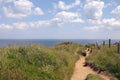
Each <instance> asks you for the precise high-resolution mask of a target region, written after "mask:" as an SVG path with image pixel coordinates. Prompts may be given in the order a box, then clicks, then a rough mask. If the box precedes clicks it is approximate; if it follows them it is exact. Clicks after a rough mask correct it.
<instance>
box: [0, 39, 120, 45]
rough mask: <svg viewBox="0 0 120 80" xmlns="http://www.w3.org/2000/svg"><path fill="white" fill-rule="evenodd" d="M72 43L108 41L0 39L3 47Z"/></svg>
mask: <svg viewBox="0 0 120 80" xmlns="http://www.w3.org/2000/svg"><path fill="white" fill-rule="evenodd" d="M66 41H69V42H73V43H78V44H95V43H96V42H97V43H98V44H102V43H103V41H105V42H106V44H108V39H0V46H1V47H5V46H9V45H14V44H15V45H19V44H25V45H29V44H40V45H44V46H54V45H56V44H59V43H62V42H66ZM118 41H120V39H113V40H112V43H115V42H118Z"/></svg>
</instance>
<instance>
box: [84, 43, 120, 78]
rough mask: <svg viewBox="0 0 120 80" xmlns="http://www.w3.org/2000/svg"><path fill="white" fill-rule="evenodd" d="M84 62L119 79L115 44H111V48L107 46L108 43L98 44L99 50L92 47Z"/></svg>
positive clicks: (119, 69) (118, 62)
mask: <svg viewBox="0 0 120 80" xmlns="http://www.w3.org/2000/svg"><path fill="white" fill-rule="evenodd" d="M86 62H87V63H89V64H92V65H94V66H95V67H97V68H98V69H100V70H101V71H108V72H110V73H111V74H112V75H113V76H115V77H117V78H118V79H120V54H118V53H117V47H116V45H112V46H111V48H108V45H105V46H103V45H100V50H98V49H96V48H93V53H92V54H91V55H90V56H89V57H88V58H87V59H86Z"/></svg>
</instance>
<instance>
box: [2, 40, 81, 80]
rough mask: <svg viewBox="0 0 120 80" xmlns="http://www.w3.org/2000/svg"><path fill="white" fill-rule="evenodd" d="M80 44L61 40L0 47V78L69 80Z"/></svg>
mask: <svg viewBox="0 0 120 80" xmlns="http://www.w3.org/2000/svg"><path fill="white" fill-rule="evenodd" d="M78 47H82V45H78V44H73V43H69V42H66V43H62V44H58V45H56V46H54V47H45V46H41V45H34V44H32V45H28V46H24V45H22V46H14V45H13V46H9V47H5V48H0V80H70V77H71V75H72V73H73V69H74V64H75V62H76V60H78V58H79V57H78V55H77V54H74V52H75V50H76V48H78Z"/></svg>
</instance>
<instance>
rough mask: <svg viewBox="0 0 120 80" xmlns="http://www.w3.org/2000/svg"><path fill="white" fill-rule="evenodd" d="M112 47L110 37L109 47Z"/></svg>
mask: <svg viewBox="0 0 120 80" xmlns="http://www.w3.org/2000/svg"><path fill="white" fill-rule="evenodd" d="M110 47H111V39H109V48H110Z"/></svg>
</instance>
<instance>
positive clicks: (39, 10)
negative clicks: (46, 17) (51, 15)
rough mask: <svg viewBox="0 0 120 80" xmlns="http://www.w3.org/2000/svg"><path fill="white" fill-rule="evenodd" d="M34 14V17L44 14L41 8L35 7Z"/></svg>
mask: <svg viewBox="0 0 120 80" xmlns="http://www.w3.org/2000/svg"><path fill="white" fill-rule="evenodd" d="M34 14H35V15H43V14H44V12H43V11H42V10H41V8H39V7H36V8H35V10H34Z"/></svg>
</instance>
